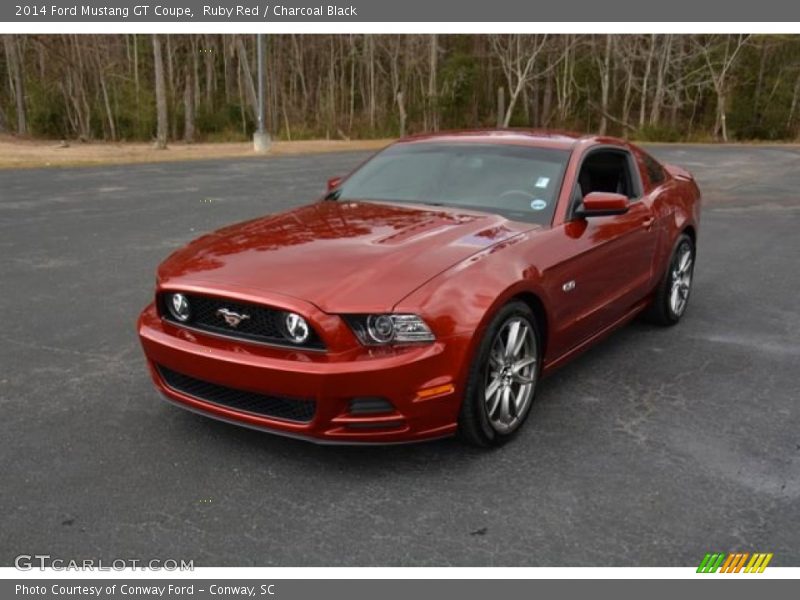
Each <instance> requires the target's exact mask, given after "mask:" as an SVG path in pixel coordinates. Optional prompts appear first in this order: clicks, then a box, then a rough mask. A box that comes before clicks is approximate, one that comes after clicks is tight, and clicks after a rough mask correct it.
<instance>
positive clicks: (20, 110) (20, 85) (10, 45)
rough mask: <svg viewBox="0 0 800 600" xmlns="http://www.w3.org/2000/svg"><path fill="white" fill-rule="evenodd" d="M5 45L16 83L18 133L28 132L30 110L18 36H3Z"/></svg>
mask: <svg viewBox="0 0 800 600" xmlns="http://www.w3.org/2000/svg"><path fill="white" fill-rule="evenodd" d="M3 46H4V48H5V51H6V60H7V61H8V72H9V75H10V77H11V81H12V83H13V84H14V99H15V100H16V106H17V133H18V134H19V135H25V134H27V133H28V116H27V115H28V111H27V103H26V102H25V78H24V77H23V76H22V64H21V63H22V59H21V58H20V56H19V52H18V45H17V38H16V36H14V35H11V34H8V35H4V36H3Z"/></svg>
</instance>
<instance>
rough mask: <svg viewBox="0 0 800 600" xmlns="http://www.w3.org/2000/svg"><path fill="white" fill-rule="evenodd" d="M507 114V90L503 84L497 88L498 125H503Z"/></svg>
mask: <svg viewBox="0 0 800 600" xmlns="http://www.w3.org/2000/svg"><path fill="white" fill-rule="evenodd" d="M505 114H506V91H505V88H504V87H503V86H502V85H501V86H500V87H499V88H497V127H502V126H503V123H504V122H505Z"/></svg>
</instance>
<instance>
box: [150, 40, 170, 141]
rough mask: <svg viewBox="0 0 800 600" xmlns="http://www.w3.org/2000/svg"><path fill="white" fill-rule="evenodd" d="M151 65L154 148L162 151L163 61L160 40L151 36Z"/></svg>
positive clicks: (164, 113) (164, 119)
mask: <svg viewBox="0 0 800 600" xmlns="http://www.w3.org/2000/svg"><path fill="white" fill-rule="evenodd" d="M153 64H154V67H155V76H156V119H157V128H156V148H158V149H160V150H163V149H164V148H166V147H167V131H168V128H169V123H168V122H167V90H166V85H165V83H164V61H163V58H162V56H161V38H160V37H159V36H158V34H153Z"/></svg>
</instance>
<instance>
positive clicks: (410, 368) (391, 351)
mask: <svg viewBox="0 0 800 600" xmlns="http://www.w3.org/2000/svg"><path fill="white" fill-rule="evenodd" d="M138 333H139V339H140V341H141V343H142V348H143V349H144V353H145V356H146V357H147V361H148V365H149V367H150V373H151V375H152V377H153V381H154V382H155V384H156V386H157V387H158V389H159V390H160V391H161V392H162V393H163V394H164V395H165V396H166V397H167V398H168V399H169V400H171V401H173V402H174V403H176V404H178V405H179V406H181V407H183V408H187V409H189V410H193V411H195V412H198V413H200V414H203V415H205V416H209V417H213V418H216V419H219V420H223V421H227V422H231V423H235V424H237V425H243V426H246V427H251V428H255V429H260V430H264V431H270V432H273V433H278V434H282V435H287V436H291V437H299V438H305V439H309V440H312V441H316V442H321V443H379V444H387V443H399V442H412V441H418V440H426V439H434V438H439V437H445V436H448V435H451V434H453V433H454V432H455V430H456V424H457V419H458V411H459V408H460V404H461V394H462V390H461V385H460V383H459V379H460V375H459V374H460V373H461V366H462V364H463V362H464V361H463V359H464V356H465V355H466V352H467V348H468V339H467V338H461V337H454V338H449V339H447V340H439V341H437V342H435V343H433V344H429V345H424V346H408V347H403V348H377V349H374V348H361V349H358V350H356V351H354V352H342V353H338V354H329V353H320V352H313V351H303V350H299V349H298V350H296V349H286V348H273V347H268V346H260V345H254V344H249V343H247V342H245V341H237V340H232V339H221V338H218V337H213V336H209V335H204V334H202V333H199V332H196V331H190V330H187V329H183V328H180V327H177V326H175V325H172V324H171V323H169V322H165V321H163V320H162V319H161V318H160V317H159V315H158V314H157V311H156V309H155V306H154V305H152V304H151V305H150V306H148V307H147V308H146V309H145V310H144V311H143V312H142V314H141V316H140V318H139V323H138ZM159 367H162V368H166V369H170V370H172V371H175V372H177V373H181V374H183V375H186V376H188V377H191V378H194V379H198V380H202V381H205V382H209V383H211V384H216V385H219V386H225V387H227V388H231V389H232V390H239V391H243V392H252V393H257V394H265V395H271V396H281V397H288V398H303V399H313V400H314V402H315V411H314V415H313V418H312V419H311V420H310V421H308V422H297V421H290V420H285V419H280V418H275V417H271V416H266V415H263V414H256V413H254V412H249V411H245V410H239V409H234V408H231V407H230V406H225V405H222V404H218V403H216V402H211V401H208V400H207V399H203V398H200V397H197V396H195V395H190V394H188V393H185V392H184V391H179V390H177V389H175V388H173V387H170V385H168V384H167V382H166V381H165V379H164V377H163V376H162V374H161V373H160V372H159ZM364 397H372V398H374V397H379V398H384V399H386V400H388V401H389V402H390V403H391V405H392V407H393V409H392V410H391V411H386V412H382V413H379V414H352V413H351V412H350V402H351V400H352V399H354V398H364Z"/></svg>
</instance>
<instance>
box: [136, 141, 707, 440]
mask: <svg viewBox="0 0 800 600" xmlns="http://www.w3.org/2000/svg"><path fill="white" fill-rule="evenodd" d="M699 218H700V192H699V190H698V187H697V185H696V184H695V181H694V179H693V178H692V176H691V175H690V174H689V173H688V172H686V171H685V170H683V169H681V168H679V167H675V166H671V165H662V164H660V163H659V162H658V161H656V160H655V159H653V158H652V157H651V156H649V155H648V154H647V153H645V152H644V151H642V150H641V149H639V148H637V147H636V146H634V145H632V144H629V143H627V142H624V141H621V140H617V139H613V138H607V137H592V136H583V137H581V136H576V135H570V134H562V133H554V132H535V131H516V130H498V131H464V132H455V133H446V134H438V135H428V136H417V137H411V138H406V139H403V140H401V141H399V142H397V143H395V144H393V145H391V146H389V147H388V148H386V149H385V150H383V151H381V152H379V153H378V154H376V155H375V156H374V157H373V158H371V159H370V160H368V161H367V162H365V163H364V164H363V165H361V166H360V167H359V168H358V169H356V170H355V171H354V172H353V173H351V174H350V175H349V176H347V177H345V178H334V179H331V180H330V181H329V183H328V192H327V194H326V195H325V196H324V197H323V198H322V199H320V200H319V201H318V202H316V203H313V204H309V205H307V206H302V207H300V208H297V209H294V210H290V211H288V212H285V213H281V214H276V215H271V216H266V217H262V218H258V219H255V220H252V221H247V222H245V223H240V224H237V225H233V226H230V227H226V228H224V229H220V230H219V231H216V232H214V233H210V234H208V235H205V236H203V237H201V238H199V239H197V240H195V241H193V242H191V243H190V244H188V245H187V246H185V247H183V248H181V249H179V250H178V251H176V252H175V253H174V254H172V255H171V256H170V257H169V258H168V259H167V260H166V261H164V262H163V263H162V264H161V265H160V267H159V269H158V275H157V281H156V288H157V289H156V294H155V300H154V302H153V303H152V304H150V305H149V306H148V307H147V308H145V310H144V312H143V313H142V315H141V317H140V318H139V323H138V329H139V337H140V339H141V342H142V346H143V348H144V352H145V355H146V357H147V361H148V364H149V367H150V371H151V374H152V377H153V379H154V381H155V383H156V386H157V387H158V388H159V390H160V391H161V392H162V393H163V394H164V395H165V396H166V397H167V398H168V399H170V400H172V401H174V402H175V403H176V404H178V405H179V406H182V407H184V408H188V409H191V410H194V411H196V412H199V413H201V414H203V415H207V416H210V417H215V418H217V419H221V420H224V421H228V422H231V423H236V424H239V425H245V426H249V427H254V428H257V429H262V430H265V431H271V432H274V433H281V434H284V435H289V436H295V437H301V438H305V439H310V440H315V441H320V442H329V443H337V442H338V443H356V442H358V443H370V442H371V443H393V442H408V441H415V440H425V439H432V438H438V437H443V436H447V435H451V434H454V433H459V434H460V435H461V436H462V437H463V439H465V440H467V441H469V442H471V443H474V444H478V445H481V446H493V445H498V444H502V443H503V442H505V441H507V440H508V439H510V438H511V437H512V436H513V435H514V434H515V433H516V432H517V431H519V428H520V426H521V425H522V424H523V422H524V421H525V418H526V416H527V415H528V413H529V411H530V408H531V404H532V402H533V399H534V395H535V392H536V389H537V387H538V386H539V381H540V379H541V378H542V376H543V375H545V374H547V373H548V372H550V371H552V370H553V369H555V368H557V367H558V366H560V365H562V364H564V363H565V362H566V361H567V360H569V359H571V358H572V357H574V356H576V355H577V354H578V353H580V352H581V351H582V350H584V349H586V348H587V347H588V346H590V345H591V344H593V343H594V342H596V341H597V340H599V339H600V338H602V337H603V336H604V335H606V334H607V333H609V332H611V331H612V330H614V329H615V328H617V327H619V326H621V325H622V324H624V323H626V322H627V321H629V320H630V319H632V318H633V317H634V316H636V315H637V314H639V313H644V314H645V315H646V316H647V317H648V318H649V319H651V320H652V321H654V322H656V323H659V324H662V325H672V324H674V323H676V322H678V320H679V319H680V318H681V316H682V315H683V314H684V311H685V310H686V306H687V302H688V300H689V291H690V289H691V284H692V275H693V269H694V262H695V248H696V245H697V234H698V224H699Z"/></svg>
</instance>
